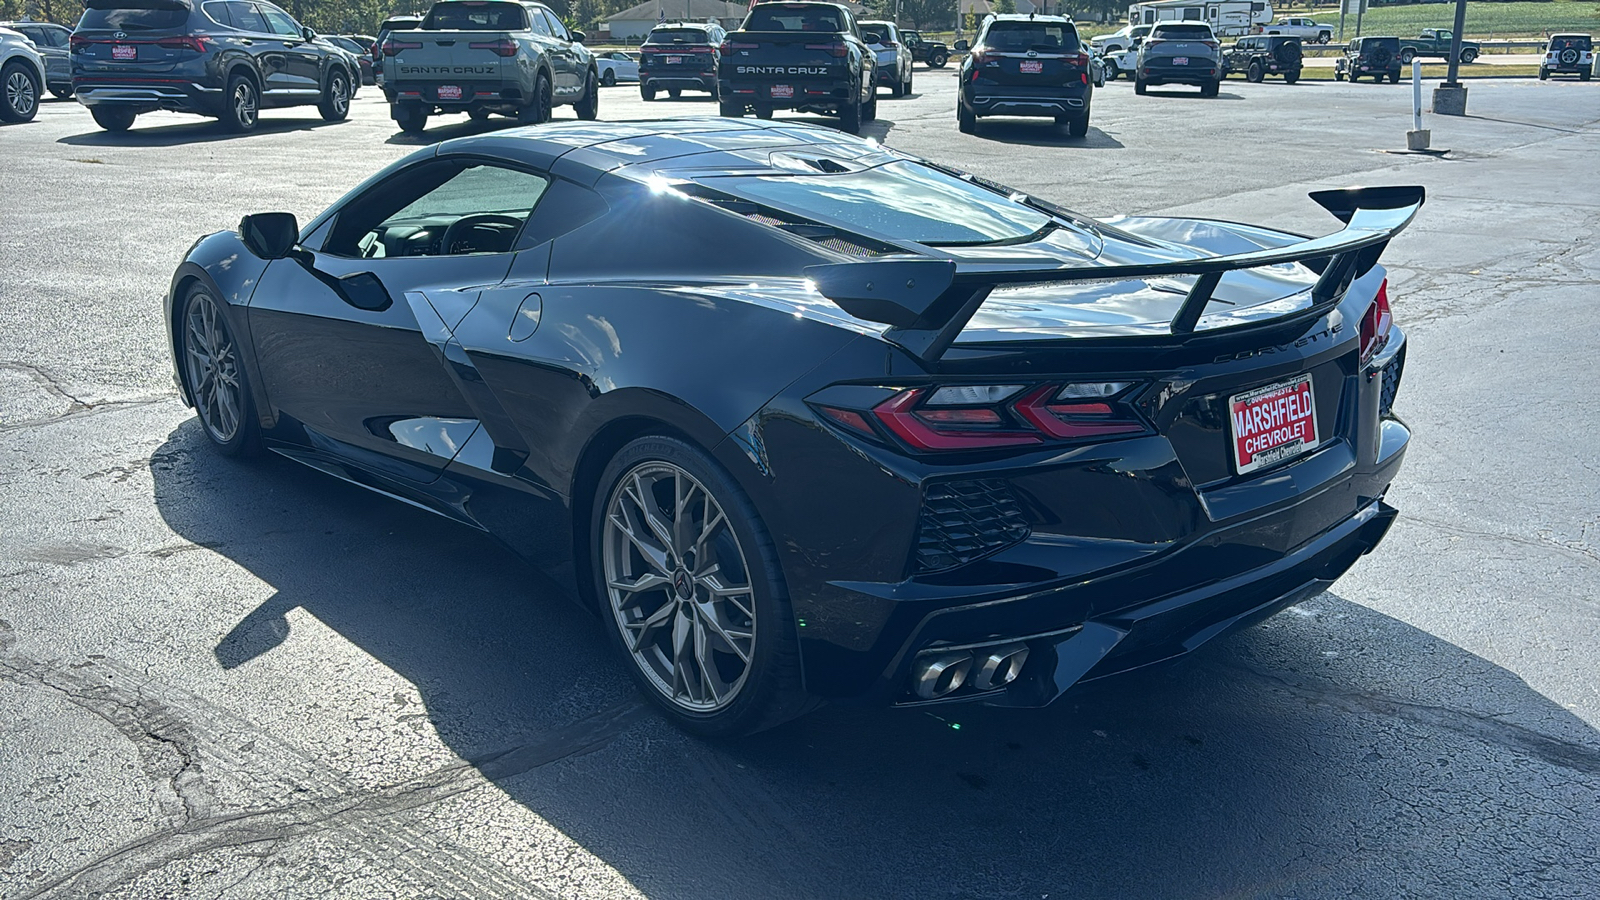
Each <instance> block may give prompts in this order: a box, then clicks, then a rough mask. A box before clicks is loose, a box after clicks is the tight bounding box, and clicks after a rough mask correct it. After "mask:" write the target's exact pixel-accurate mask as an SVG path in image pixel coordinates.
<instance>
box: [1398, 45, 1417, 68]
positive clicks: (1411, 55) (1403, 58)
mask: <svg viewBox="0 0 1600 900" xmlns="http://www.w3.org/2000/svg"><path fill="white" fill-rule="evenodd" d="M1416 58H1417V52H1416V51H1415V50H1412V49H1411V48H1409V47H1407V48H1406V49H1404V50H1401V51H1400V62H1401V63H1402V64H1403V65H1407V66H1409V65H1411V61H1412V60H1413V59H1416Z"/></svg>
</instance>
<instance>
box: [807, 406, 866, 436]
mask: <svg viewBox="0 0 1600 900" xmlns="http://www.w3.org/2000/svg"><path fill="white" fill-rule="evenodd" d="M819 408H820V409H821V410H822V411H823V413H825V414H826V415H827V417H828V418H830V419H832V420H834V421H835V422H838V423H839V424H840V425H843V426H844V427H846V428H848V429H850V430H851V431H856V432H860V433H861V434H864V435H866V436H867V437H877V436H878V435H877V432H875V431H873V430H872V423H871V422H868V421H867V418H866V416H863V415H862V414H861V413H858V412H856V411H855V410H853V409H840V408H839V407H837V406H823V407H819Z"/></svg>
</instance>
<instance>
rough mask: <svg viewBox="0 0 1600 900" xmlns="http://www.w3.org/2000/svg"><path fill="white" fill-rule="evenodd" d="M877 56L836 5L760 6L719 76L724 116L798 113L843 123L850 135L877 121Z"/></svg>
mask: <svg viewBox="0 0 1600 900" xmlns="http://www.w3.org/2000/svg"><path fill="white" fill-rule="evenodd" d="M877 66H878V62H877V56H876V54H874V53H873V51H872V49H871V48H870V47H868V46H867V44H866V42H865V41H863V40H862V39H861V29H860V27H859V26H857V24H856V20H855V17H854V16H852V15H851V14H850V11H849V10H848V9H846V8H845V7H843V6H838V5H835V4H832V3H761V4H757V5H756V6H755V7H754V8H752V9H751V10H750V14H749V15H748V16H746V17H745V20H744V25H743V26H741V27H740V29H739V30H738V31H734V32H730V33H729V34H728V37H727V40H726V41H725V42H724V43H723V45H722V60H721V62H720V63H719V65H718V68H717V96H718V98H719V99H720V100H721V106H722V110H721V111H722V114H723V115H725V116H731V117H739V116H742V115H744V114H745V113H747V112H754V113H755V114H756V115H757V116H760V117H761V118H763V119H765V118H770V117H771V116H772V112H773V110H777V109H793V110H798V111H800V112H818V113H823V114H825V115H833V116H838V117H839V127H840V128H842V129H843V130H845V131H848V132H850V133H851V134H857V133H859V132H860V131H861V123H862V122H870V121H872V120H873V119H874V118H876V117H877V115H878V101H877V90H876V87H875V85H876V84H877Z"/></svg>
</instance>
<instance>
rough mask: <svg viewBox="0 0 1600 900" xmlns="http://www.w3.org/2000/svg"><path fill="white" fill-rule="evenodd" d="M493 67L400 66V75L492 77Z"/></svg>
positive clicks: (495, 71)
mask: <svg viewBox="0 0 1600 900" xmlns="http://www.w3.org/2000/svg"><path fill="white" fill-rule="evenodd" d="M497 71H498V70H497V69H495V67H494V66H401V67H400V74H401V75H494V74H496V73H497Z"/></svg>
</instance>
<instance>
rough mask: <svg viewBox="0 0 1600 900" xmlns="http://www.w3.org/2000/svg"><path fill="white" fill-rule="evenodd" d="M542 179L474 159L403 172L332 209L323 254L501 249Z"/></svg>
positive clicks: (512, 239) (544, 183)
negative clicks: (333, 213)
mask: <svg viewBox="0 0 1600 900" xmlns="http://www.w3.org/2000/svg"><path fill="white" fill-rule="evenodd" d="M549 186H550V179H548V178H546V177H545V176H542V175H536V174H533V173H531V172H525V171H522V170H521V169H511V168H507V167H505V166H498V165H492V164H489V163H484V162H478V161H475V160H439V161H435V162H430V163H425V164H423V165H421V166H416V167H414V168H411V169H407V170H406V171H405V172H402V173H400V174H399V175H398V176H396V177H395V178H392V179H390V180H388V181H385V182H383V183H382V184H379V185H376V186H375V187H373V188H372V189H370V190H368V191H367V192H366V193H364V194H363V195H362V196H360V197H357V198H356V199H355V200H352V201H351V202H350V203H349V204H348V205H347V206H345V208H344V209H342V210H340V211H339V219H338V221H337V222H335V223H334V227H333V230H332V232H331V233H330V234H329V236H328V241H327V243H326V244H324V245H323V250H324V252H326V253H330V254H333V255H335V256H347V257H364V258H368V259H379V258H386V257H394V256H459V255H463V254H468V253H508V252H510V251H511V250H512V248H513V247H515V246H516V242H517V236H518V234H520V233H521V231H522V227H523V226H524V225H525V224H526V223H527V221H528V217H529V215H530V214H532V212H533V209H534V207H535V206H537V205H538V204H539V199H540V198H541V197H543V196H544V193H545V189H546V188H548V187H549Z"/></svg>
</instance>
